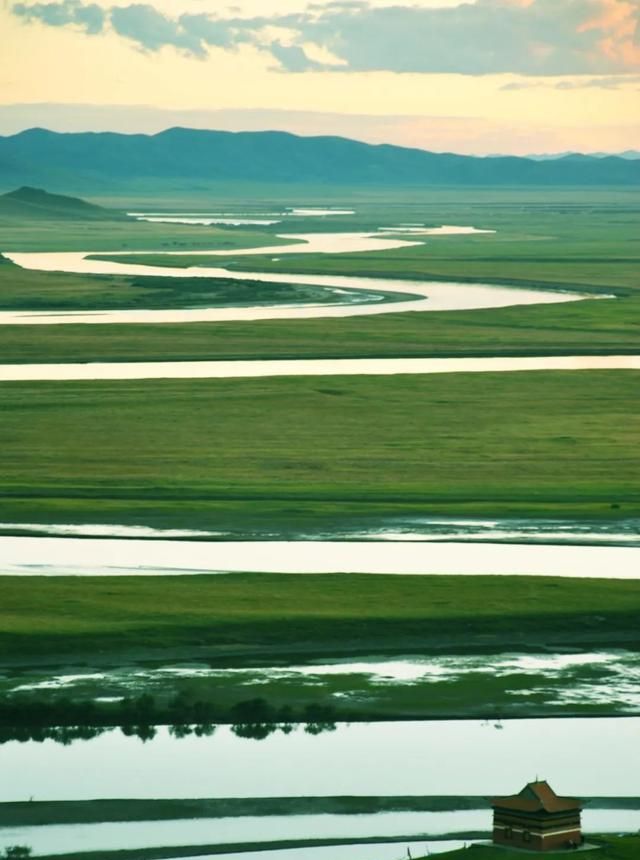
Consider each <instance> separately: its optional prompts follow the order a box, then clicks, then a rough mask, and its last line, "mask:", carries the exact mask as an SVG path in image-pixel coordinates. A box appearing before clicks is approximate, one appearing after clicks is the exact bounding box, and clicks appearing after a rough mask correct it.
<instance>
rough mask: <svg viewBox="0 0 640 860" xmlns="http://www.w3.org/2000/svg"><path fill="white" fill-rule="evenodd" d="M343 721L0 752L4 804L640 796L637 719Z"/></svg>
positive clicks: (113, 736)
mask: <svg viewBox="0 0 640 860" xmlns="http://www.w3.org/2000/svg"><path fill="white" fill-rule="evenodd" d="M500 727H501V728H500V729H499V730H498V729H497V728H495V727H494V724H493V723H484V722H483V721H480V720H459V721H451V720H442V721H424V722H402V723H393V722H389V723H357V724H353V725H348V724H344V723H341V724H338V725H337V726H336V728H335V730H334V731H329V732H323V733H321V734H319V735H312V734H309V733H308V732H305V731H304V730H301V729H300V728H294V730H293V731H291V732H290V733H285V732H282V731H277V732H275V733H273V734H271V735H269V736H268V737H266V738H265V739H264V740H261V741H260V742H259V743H256V742H255V741H254V740H252V739H247V738H244V737H240V736H238V735H237V734H235V733H234V732H233V731H232V729H231V728H230V727H228V726H220V727H218V729H217V730H216V731H215V733H214V734H213V735H212V736H210V737H207V736H200V737H198V736H197V735H196V734H191V735H189V736H188V737H184V738H181V739H178V738H176V737H175V736H174V735H172V733H171V732H170V730H169V729H168V728H167V727H158V728H157V732H156V735H155V737H154V738H153V739H152V740H149V741H147V742H146V743H143V742H142V741H141V740H140V739H138V738H137V737H127V736H125V735H123V734H122V732H120V731H119V730H109V731H106V732H104V733H103V734H101V735H99V736H98V737H93V738H90V739H87V740H82V741H75V742H73V743H71V744H70V745H68V746H66V747H65V746H60V745H59V744H56V743H54V742H53V741H51V740H44V741H43V742H42V743H31V742H27V743H18V742H9V743H7V744H4V745H3V746H2V747H0V772H2V773H5V774H6V773H10V774H11V780H3V781H2V782H1V783H0V801H14V800H28V799H29V798H30V797H34V798H35V799H36V800H65V799H66V800H73V799H78V800H89V799H95V798H110V797H112V798H117V797H134V798H135V797H137V798H173V797H301V796H313V797H316V796H336V795H360V796H362V795H367V796H371V795H380V796H383V797H384V796H390V795H413V794H415V795H479V796H487V795H501V794H509V793H510V792H512V791H513V790H514V786H516V787H517V786H519V785H524V784H525V783H527V782H529V781H530V780H531V779H533V777H534V776H535V775H536V774H538V775H539V776H540V777H541V778H545V779H548V780H549V782H550V783H551V784H552V785H553V786H554V788H555V789H556V791H558V793H560V794H563V795H568V796H607V795H609V796H621V797H623V796H636V795H638V794H640V718H637V717H624V718H617V719H616V718H602V719H594V718H592V719H543V720H529V719H526V720H503V721H502V722H501V723H500Z"/></svg>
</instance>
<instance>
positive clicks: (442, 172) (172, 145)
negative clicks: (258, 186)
mask: <svg viewBox="0 0 640 860" xmlns="http://www.w3.org/2000/svg"><path fill="white" fill-rule="evenodd" d="M136 181H146V182H150V181H153V182H155V183H157V184H158V186H159V187H161V186H162V184H163V183H174V184H176V183H179V182H182V183H188V184H190V186H196V187H197V186H198V185H200V184H201V185H203V186H207V185H212V184H215V183H222V182H258V183H272V184H277V183H291V184H293V183H327V184H334V185H363V186H369V185H370V186H384V185H386V186H430V185H440V186H442V185H457V186H482V185H485V186H508V185H552V186H571V185H574V186H575V185H617V186H620V185H638V184H640V162H638V161H634V160H629V159H625V158H618V157H613V156H612V157H604V158H593V157H589V156H576V157H574V156H569V157H565V158H560V159H557V160H543V161H536V160H533V159H529V158H519V157H515V156H500V157H485V158H478V157H474V156H468V155H455V154H450V153H433V152H427V151H426V150H420V149H407V148H403V147H398V146H391V145H386V144H382V145H375V146H374V145H371V144H367V143H361V142H359V141H355V140H349V139H347V138H341V137H298V136H296V135H293V134H288V133H286V132H275V131H262V132H226V131H207V130H200V129H186V128H171V129H168V130H166V131H163V132H160V133H159V134H154V135H143V134H132V135H125V134H116V133H112V132H89V133H82V134H77V133H73V134H59V133H57V132H52V131H47V130H46V129H30V130H28V131H23V132H20V133H19V134H16V135H13V136H10V137H0V187H1V186H2V185H4V186H8V187H14V186H15V185H17V184H22V185H46V187H47V188H54V189H65V190H68V189H72V190H74V191H76V190H78V189H82V188H87V189H89V188H92V189H99V188H110V189H113V188H119V187H127V186H130V185H131V184H132V183H135V182H136Z"/></svg>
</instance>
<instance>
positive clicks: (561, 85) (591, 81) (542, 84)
mask: <svg viewBox="0 0 640 860" xmlns="http://www.w3.org/2000/svg"><path fill="white" fill-rule="evenodd" d="M638 85H640V75H607V76H605V77H600V78H591V77H586V78H585V77H581V78H572V79H568V80H566V79H565V80H560V81H545V80H541V79H540V78H536V79H535V80H525V81H511V82H510V83H508V84H504V85H503V86H501V87H500V89H501V90H503V91H505V92H509V91H517V90H533V89H553V90H589V89H599V90H621V89H624V88H626V87H629V86H634V87H635V86H638Z"/></svg>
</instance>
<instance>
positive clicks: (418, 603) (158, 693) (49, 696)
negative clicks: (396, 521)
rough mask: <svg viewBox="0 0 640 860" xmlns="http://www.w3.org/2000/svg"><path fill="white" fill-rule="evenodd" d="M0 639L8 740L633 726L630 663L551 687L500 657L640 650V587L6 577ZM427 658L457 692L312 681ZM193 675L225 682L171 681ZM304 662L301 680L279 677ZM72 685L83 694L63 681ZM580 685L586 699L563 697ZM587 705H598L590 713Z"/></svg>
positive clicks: (356, 680) (371, 680) (335, 578)
mask: <svg viewBox="0 0 640 860" xmlns="http://www.w3.org/2000/svg"><path fill="white" fill-rule="evenodd" d="M0 630H1V631H2V632H1V633H0V667H2V669H3V678H2V681H1V684H0V726H2V728H1V729H0V741H6V740H10V739H14V738H20V739H22V740H25V739H28V738H29V737H34V738H36V739H39V740H42V739H43V738H44V737H49V736H51V737H52V738H53V739H54V740H59V741H62V742H65V741H66V740H69V739H70V737H74V736H75V735H73V732H74V731H75V730H76V729H77V727H78V726H95V727H98V728H97V729H96V731H97V732H98V733H99V731H100V729H99V727H104V726H113V725H124V726H129V727H132V729H133V727H139V726H142V727H146V728H143V729H142V735H141V736H143V737H147V738H148V737H152V736H153V734H154V732H153V730H152V729H150V728H149V727H150V726H152V725H153V724H159V723H164V724H178V725H182V724H185V723H186V724H198V725H200V726H201V727H202V731H203V732H204V733H205V734H206V733H207V726H209V727H211V725H212V724H215V723H233V724H235V725H236V726H240V728H239V729H238V731H239V732H240V733H242V732H244V729H243V728H242V727H243V726H245V725H246V726H248V727H249V729H248V731H249V733H248V734H242V736H243V737H244V736H250V737H255V738H258V739H260V738H262V737H266V736H267V735H268V734H270V733H271V732H273V731H276V730H278V728H279V727H281V726H282V725H283V724H285V725H286V724H291V723H305V722H306V723H312V724H314V726H317V727H318V731H319V730H321V729H322V728H323V727H326V728H331V724H332V723H333V721H335V720H347V721H356V720H365V721H370V720H402V719H460V718H466V719H468V718H472V719H503V718H522V717H527V718H531V717H559V716H612V715H616V714H620V715H629V714H630V713H632V710H631V708H630V706H629V704H628V703H627V702H626V699H625V696H624V695H623V694H621V693H620V690H619V685H620V671H621V669H620V666H621V665H623V664H624V665H628V666H631V656H632V655H631V654H630V653H629V654H628V655H627V657H626V658H625V656H624V655H622V654H621V655H620V656H619V658H618V659H617V663H618V665H617V668H615V669H610V668H609V666H605V665H604V664H594V665H588V664H587V665H584V666H583V667H581V668H580V669H579V670H578V669H576V670H574V671H571V672H569V673H567V672H564V673H562V672H556V673H555V674H554V673H551V674H549V672H545V671H544V669H540V670H537V671H536V670H535V669H532V668H525V667H524V666H522V667H521V668H519V669H518V668H516V666H515V665H513V666H511V668H510V670H509V672H504V671H500V665H501V659H500V654H501V653H503V654H504V653H505V652H506V653H508V652H509V651H511V652H520V653H522V652H523V651H525V652H527V651H531V652H534V653H542V654H546V655H549V651H550V649H556V650H560V651H562V650H563V649H564V650H566V649H569V651H571V652H573V651H580V650H587V649H598V648H606V649H612V648H616V647H618V648H624V649H625V650H626V651H627V652H634V651H638V650H640V634H639V632H638V631H639V630H640V585H639V584H638V583H637V582H634V581H615V580H614V581H611V580H585V581H576V580H562V579H559V580H558V579H554V578H550V577H547V578H544V577H534V578H518V577H507V578H504V577H490V576H489V577H452V576H432V577H402V576H400V577H398V576H368V575H366V574H360V575H357V574H325V575H305V576H298V575H295V574H233V575H227V576H216V575H201V576H197V577H180V576H169V577H162V578H161V579H158V578H156V577H153V576H148V575H147V576H144V575H143V576H127V577H108V576H107V577H96V578H89V579H84V578H78V577H73V576H70V577H64V576H63V577H55V578H44V579H41V580H39V581H38V583H37V588H34V583H33V581H32V580H29V579H25V578H22V577H11V576H2V577H0ZM416 654H423V655H424V654H431V655H433V658H432V659H433V660H436V659H437V658H438V656H442V655H448V658H447V659H448V662H447V663H446V677H439V678H434V677H425V678H424V680H421V681H415V682H413V683H400V682H398V683H394V684H389V683H386V684H385V683H380V682H379V681H378V680H377V679H376V678H375V677H373V675H372V674H367V672H366V671H364V670H360V671H355V670H354V669H353V668H350V667H349V666H345V670H344V672H343V673H340V672H336V671H334V672H332V673H331V674H330V675H328V676H326V675H324V674H323V673H322V672H320V673H319V674H318V675H317V676H316V675H314V672H313V665H312V663H313V661H314V660H315V661H318V660H319V659H321V658H324V660H325V661H329V662H330V661H332V660H334V659H335V658H345V657H347V656H350V655H362V656H363V657H368V658H371V659H372V660H373V661H374V663H375V662H376V661H380V660H381V659H384V658H385V657H390V656H395V657H396V658H397V657H400V656H406V655H409V659H410V657H411V655H416ZM451 655H457V658H453V657H452V656H451ZM625 659H627V663H626V664H625V663H624V661H625ZM185 661H187V662H188V663H189V664H190V665H191V666H193V665H194V664H196V665H197V666H198V667H199V669H200V670H206V669H208V668H215V670H216V671H215V672H209V673H207V672H206V671H200V672H199V673H196V674H195V675H194V676H191V675H189V674H181V673H180V672H178V673H171V672H169V673H168V672H167V671H165V670H164V669H163V667H167V666H175V665H176V664H177V665H180V664H181V663H184V662H185ZM308 661H312V663H311V664H309V665H308V666H307V670H306V672H305V673H302V672H300V671H298V672H297V673H296V672H295V671H293V672H290V673H289V674H287V675H284V676H283V675H282V672H281V671H280V670H281V669H282V667H286V666H291V665H294V666H296V665H297V666H300V664H303V663H308ZM634 665H635V664H634ZM492 666H495V668H496V671H495V672H491V671H488V668H490V667H492ZM123 667H128V668H126V669H125V668H123ZM260 667H263V668H260ZM157 670H160V671H157ZM228 670H233V671H228ZM240 670H241V671H240ZM96 673H97V674H96ZM69 674H71V675H73V676H74V681H73V683H72V684H69V683H66V684H62V685H60V684H58V683H57V682H56V681H55V679H56V677H57V676H59V675H69ZM569 678H570V679H571V680H570V682H569V680H568V679H569ZM256 683H259V686H258V687H256ZM569 683H570V686H571V689H572V690H573V693H574V695H573V696H569V697H568V698H567V697H565V696H564V693H565V691H566V690H565V688H566V686H567V684H569ZM42 684H44V685H45V686H44V687H42V686H41V685H42ZM17 688H24V689H22V691H18V692H17V691H16V689H17ZM582 689H584V690H588V691H589V694H588V695H586V696H585V699H584V701H582V700H581V699H580V697H579V695H577V691H579V690H582ZM256 693H258V694H259V696H258V697H257V696H256ZM105 696H106V697H107V699H106V700H104V702H97V701H96V699H97V697H105ZM17 726H19V727H20V729H19V730H17V734H16V731H15V727H17ZM48 726H58V727H60V726H62V727H65V726H68V727H71V729H70V731H71V732H72V734H71V735H70V736H69V735H68V734H67V732H66V730H64V729H61V730H60V731H57V730H56V731H54V732H53V734H51V735H49V734H47V733H46V727H48ZM74 727H76V729H74ZM42 731H45V734H44V735H43V734H42ZM234 731H235V729H234ZM78 736H79V737H82V736H84V735H83V733H82V732H80V733H79V735H78Z"/></svg>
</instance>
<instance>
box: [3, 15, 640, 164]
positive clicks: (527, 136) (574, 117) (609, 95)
mask: <svg viewBox="0 0 640 860" xmlns="http://www.w3.org/2000/svg"><path fill="white" fill-rule="evenodd" d="M0 2H2V5H0V34H1V35H2V43H3V50H2V52H1V53H0V133H3V132H7V131H8V130H9V126H6V127H5V126H4V125H3V116H4V114H3V107H2V106H7V105H16V104H22V105H24V104H40V103H51V104H64V105H73V104H78V105H96V106H99V105H104V106H114V105H122V106H126V105H141V106H148V107H149V108H161V109H164V110H167V111H169V112H171V111H196V110H197V111H229V110H234V111H238V110H256V109H258V110H261V111H279V112H282V111H291V112H305V113H309V112H312V113H313V112H321V113H323V114H331V115H332V116H333V119H332V120H331V121H329V120H328V119H325V125H324V126H323V125H320V127H318V124H317V123H315V124H314V122H313V121H310V120H309V119H308V118H307V120H306V126H305V121H304V120H303V119H302V116H301V115H300V114H299V113H298V114H293V113H292V115H291V118H290V126H291V130H293V131H296V132H303V133H304V132H305V130H307V129H308V132H307V133H318V131H319V130H324V133H338V134H352V135H353V136H360V137H362V138H363V139H374V140H379V139H381V135H386V138H384V137H383V138H382V139H389V140H390V142H395V143H406V144H407V145H413V146H424V147H425V148H434V149H454V150H456V149H457V150H458V151H478V152H488V151H492V152H493V151H505V152H507V151H512V152H533V151H551V150H564V149H581V150H583V151H591V150H598V149H607V150H612V149H614V150H621V149H628V148H640V137H639V129H640V74H638V73H636V72H635V69H634V67H633V65H631V66H630V69H629V70H628V71H627V70H625V74H620V70H616V73H615V74H610V73H608V74H593V73H592V74H588V75H585V74H581V75H577V74H567V75H552V76H548V75H545V76H535V75H533V76H532V75H522V74H517V73H500V74H451V73H434V72H430V73H425V72H419V73H411V72H403V73H398V72H396V71H393V70H378V71H376V70H373V71H369V70H362V71H357V70H354V71H342V72H341V71H326V70H324V69H322V70H317V71H314V70H311V71H304V72H287V71H283V70H282V68H280V67H278V63H277V61H276V60H275V59H274V57H273V56H272V55H271V54H270V53H268V52H267V51H266V50H264V49H261V48H260V47H259V45H256V44H241V45H239V46H237V47H234V48H233V49H232V50H223V49H221V48H217V47H211V46H208V47H207V53H206V55H205V56H204V58H201V59H198V58H196V57H194V56H192V55H190V54H185V53H184V52H182V53H181V52H180V50H176V48H175V47H174V46H173V45H170V44H165V45H164V46H162V47H159V48H158V49H157V50H144V49H143V48H142V47H141V46H140V45H139V44H136V42H135V41H133V40H131V39H129V38H123V37H122V35H118V34H116V33H115V32H114V31H113V29H111V28H106V29H105V31H104V32H101V33H99V34H97V35H88V34H87V33H85V32H82V31H81V30H80V29H78V27H76V26H48V25H47V24H46V23H43V22H41V21H39V20H31V21H29V22H27V21H25V20H24V18H20V17H17V16H16V15H15V14H13V13H12V11H11V5H12V4H10V3H9V2H6V0H0ZM63 2H71V3H73V2H79V0H63ZM479 2H481V3H483V4H490V3H492V2H493V3H502V4H503V5H506V4H507V2H509V3H511V4H513V5H520V6H525V5H531V3H532V2H533V3H535V2H536V0H479ZM622 2H623V0H607V3H605V4H604V5H608V4H609V3H622ZM26 5H29V4H26ZM115 5H120V6H127V5H130V0H114V2H111V3H110V6H115ZM318 5H319V6H320V7H322V5H323V4H318ZM324 5H327V4H324ZM391 5H394V4H393V3H392V0H377V2H373V3H369V6H376V7H384V6H387V7H388V6H391ZM406 5H413V6H420V7H421V8H425V9H426V8H432V7H434V6H436V5H437V6H444V5H446V0H439V2H438V0H433V2H428V0H422V2H420V3H413V4H406ZM448 5H449V6H456V5H457V0H449V3H448ZM154 6H155V8H156V9H157V10H159V11H160V12H162V13H164V14H165V15H167V16H170V17H172V18H173V19H175V17H177V15H178V14H180V13H183V12H188V13H192V14H195V13H208V12H211V9H212V8H215V10H216V14H217V15H221V16H222V15H223V14H227V10H230V11H229V13H228V14H231V15H237V14H242V15H243V16H251V15H254V14H259V15H261V16H268V15H283V14H287V13H289V12H294V11H297V10H300V9H301V8H303V4H301V3H300V2H299V0H242V2H241V3H234V4H229V6H224V5H222V4H218V3H214V4H212V3H210V2H207V0H184V2H182V0H156V2H155V3H154ZM234 9H235V11H234ZM261 38H262V37H261ZM264 38H266V39H267V40H269V39H271V38H276V40H277V41H281V42H282V43H283V44H287V42H288V41H289V35H288V33H287V32H286V31H281V30H278V31H276V32H275V34H270V33H267V35H266V36H265V37H264ZM298 44H300V45H302V47H303V48H304V49H306V51H307V55H308V56H309V57H311V58H312V59H322V51H323V50H324V51H325V53H326V55H327V56H330V52H329V51H328V50H326V49H325V48H324V47H322V46H317V45H316V46H315V48H314V46H313V45H309V44H307V43H305V42H304V41H302V42H300V41H299V42H298ZM314 50H315V52H316V53H315V54H314ZM80 110H81V109H80V108H79V111H80ZM105 110H106V108H105ZM336 115H338V116H336ZM339 115H344V116H343V117H342V118H341V117H340V116H339ZM353 115H367V116H368V117H369V118H370V120H369V121H368V124H367V122H363V123H362V124H361V126H360V127H361V129H362V130H361V133H360V134H359V135H358V134H357V129H358V127H359V126H358V123H357V122H356V123H354V122H353V121H352V120H350V119H349V117H350V116H353ZM31 116H33V117H34V121H31V122H30V124H32V125H33V124H46V123H38V122H37V121H35V120H37V116H35V115H34V114H32V115H31ZM105 116H106V114H105ZM80 117H81V114H80ZM141 117H142V115H141ZM376 117H378V118H380V120H382V119H384V118H387V120H386V121H385V122H381V121H375V118H376ZM140 121H141V122H142V118H141V120H140ZM265 121H266V120H265ZM80 122H81V119H80ZM130 123H131V124H132V125H131V127H130V128H126V129H123V128H119V129H118V130H131V131H136V130H146V129H145V128H143V127H140V129H137V128H135V127H134V125H135V115H133V116H132V117H131V119H130ZM237 123H238V125H239V127H241V126H242V118H241V117H238V118H237ZM327 123H328V126H327ZM171 124H173V122H172V121H171V119H170V113H169V114H167V125H171ZM199 124H202V123H199ZM283 124H284V126H286V117H283V116H282V115H279V116H278V118H277V123H276V122H274V123H272V124H271V127H283ZM301 124H302V125H301ZM11 130H14V129H11ZM354 132H356V134H355V135H354V134H353V133H354ZM501 143H502V145H501Z"/></svg>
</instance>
